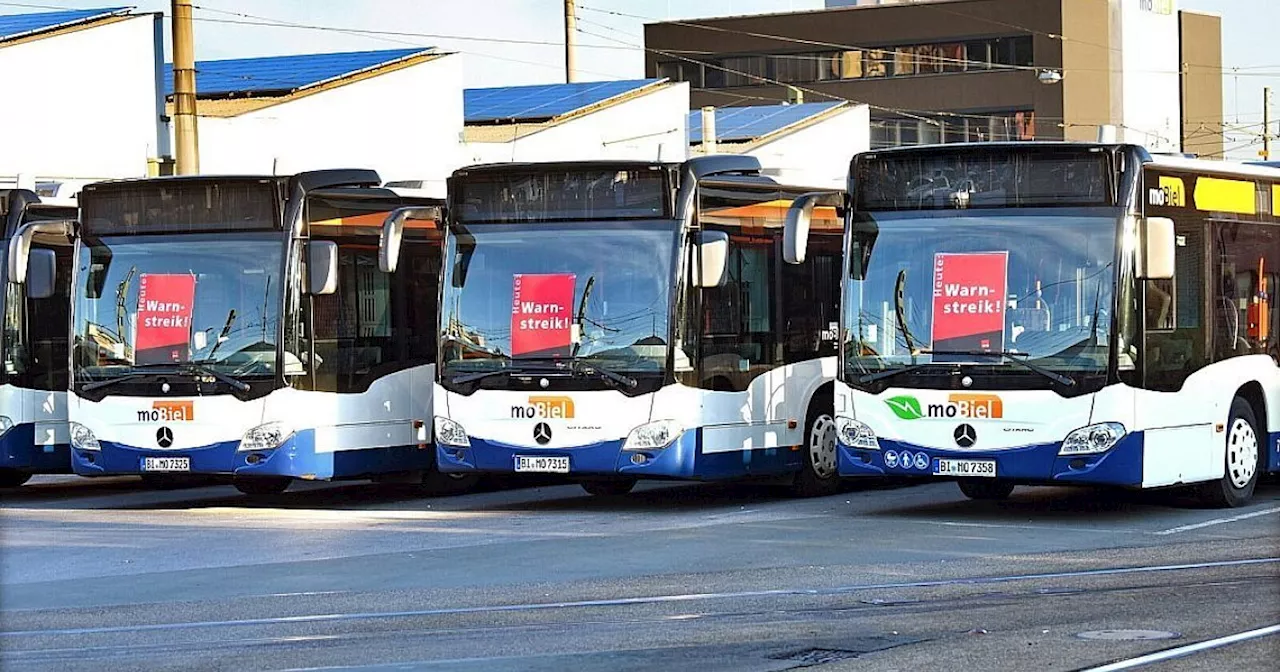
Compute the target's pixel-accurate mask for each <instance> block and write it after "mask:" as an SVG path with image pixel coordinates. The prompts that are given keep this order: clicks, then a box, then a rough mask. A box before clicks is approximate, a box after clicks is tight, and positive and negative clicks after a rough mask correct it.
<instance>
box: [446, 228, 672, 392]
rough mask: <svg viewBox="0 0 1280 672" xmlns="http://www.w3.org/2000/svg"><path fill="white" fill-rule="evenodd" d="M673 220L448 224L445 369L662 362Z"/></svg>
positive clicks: (627, 367) (640, 369)
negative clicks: (577, 361) (540, 363)
mask: <svg viewBox="0 0 1280 672" xmlns="http://www.w3.org/2000/svg"><path fill="white" fill-rule="evenodd" d="M676 232H677V223H676V222H673V221H635V222H591V223H574V224H572V225H566V224H563V223H562V224H538V225H518V224H486V225H479V226H466V225H454V226H453V228H452V229H451V231H450V234H451V235H450V236H449V243H448V249H447V250H446V253H445V259H446V260H449V263H450V265H449V267H448V268H446V270H445V277H444V297H443V298H444V300H443V304H442V306H443V309H442V310H441V313H440V320H441V339H442V348H441V351H442V352H441V360H440V363H441V377H442V379H444V380H448V379H449V378H451V377H454V376H458V375H460V374H467V373H474V372H482V371H486V370H495V369H498V368H502V367H509V366H517V367H518V366H520V365H521V364H522V363H526V364H527V363H532V362H533V361H534V360H537V359H544V360H546V359H552V360H555V359H561V360H563V359H571V358H577V359H583V360H588V361H590V362H592V363H594V364H596V365H597V366H599V367H602V368H607V369H609V370H612V371H626V372H629V373H640V374H643V373H655V374H661V373H664V372H665V371H666V358H667V342H668V338H669V333H670V330H669V314H670V305H671V295H672V282H673V277H674V274H673V270H672V268H673V264H674V260H675V245H676Z"/></svg>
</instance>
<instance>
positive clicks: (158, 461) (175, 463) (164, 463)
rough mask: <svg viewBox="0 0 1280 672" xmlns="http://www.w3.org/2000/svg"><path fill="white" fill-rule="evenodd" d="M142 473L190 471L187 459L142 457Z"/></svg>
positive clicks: (188, 459)
mask: <svg viewBox="0 0 1280 672" xmlns="http://www.w3.org/2000/svg"><path fill="white" fill-rule="evenodd" d="M142 470H143V471H191V458H189V457H144V458H142Z"/></svg>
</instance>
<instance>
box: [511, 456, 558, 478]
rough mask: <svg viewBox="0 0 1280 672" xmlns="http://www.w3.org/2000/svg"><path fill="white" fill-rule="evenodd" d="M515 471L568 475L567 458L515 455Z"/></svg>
mask: <svg viewBox="0 0 1280 672" xmlns="http://www.w3.org/2000/svg"><path fill="white" fill-rule="evenodd" d="M516 471H531V472H535V473H542V474H567V473H569V458H567V457H536V456H529V455H517V456H516Z"/></svg>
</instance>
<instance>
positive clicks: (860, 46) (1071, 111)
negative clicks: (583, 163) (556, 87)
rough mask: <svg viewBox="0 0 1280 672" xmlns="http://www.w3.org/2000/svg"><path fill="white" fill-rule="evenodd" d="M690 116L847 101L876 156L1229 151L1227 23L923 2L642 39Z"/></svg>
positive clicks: (758, 19) (1155, 8)
mask: <svg viewBox="0 0 1280 672" xmlns="http://www.w3.org/2000/svg"><path fill="white" fill-rule="evenodd" d="M645 46H646V48H647V56H646V66H645V67H646V72H647V75H648V76H650V77H667V78H670V79H672V80H674V81H685V82H689V83H690V88H691V94H692V95H691V105H692V106H693V107H695V108H696V107H701V106H705V105H712V106H738V105H753V104H770V103H775V102H778V101H786V100H789V99H790V100H794V99H796V98H797V97H802V98H803V99H804V100H805V101H806V102H819V101H824V100H848V101H852V102H857V103H866V104H869V105H870V106H871V110H872V120H873V121H872V129H871V141H872V146H873V147H889V146H897V145H911V144H924V143H935V142H958V141H965V140H971V141H972V140H1005V139H1033V138H1034V139H1063V138H1066V139H1077V140H1094V139H1097V137H1098V134H1099V128H1100V127H1102V126H1112V127H1114V128H1115V133H1116V139H1117V140H1121V141H1127V142H1136V143H1139V144H1143V145H1146V146H1148V147H1149V148H1151V149H1152V150H1153V151H1188V152H1196V153H1199V154H1203V155H1212V154H1220V153H1221V151H1222V144H1223V143H1222V133H1221V130H1222V81H1221V71H1222V58H1221V53H1222V50H1221V21H1220V19H1219V17H1216V16H1212V15H1207V14H1198V13H1192V12H1183V11H1179V10H1178V8H1177V6H1176V0H923V1H922V0H916V1H915V2H897V3H883V4H882V3H875V4H859V5H854V6H849V7H836V8H829V9H822V10H813V11H803V12H789V13H781V14H766V15H755V16H740V17H729V18H720V19H699V20H691V21H680V22H675V21H673V22H664V23H655V24H650V25H647V26H645Z"/></svg>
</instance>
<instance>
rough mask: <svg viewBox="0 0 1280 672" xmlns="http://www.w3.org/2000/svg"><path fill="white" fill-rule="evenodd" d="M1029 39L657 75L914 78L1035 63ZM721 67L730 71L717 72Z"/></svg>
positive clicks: (719, 84) (699, 81) (710, 81)
mask: <svg viewBox="0 0 1280 672" xmlns="http://www.w3.org/2000/svg"><path fill="white" fill-rule="evenodd" d="M1032 47H1033V44H1032V38H1031V36H1029V35H1019V36H1011V37H997V38H991V39H987V40H971V41H969V42H963V43H961V42H943V43H930V44H901V45H894V46H883V47H878V48H875V49H850V50H846V51H838V52H801V53H789V54H737V55H732V56H723V57H719V58H715V59H707V60H706V61H705V62H706V63H707V67H705V68H702V67H700V66H699V64H698V63H689V62H685V61H664V62H662V63H659V64H658V74H659V75H660V76H662V77H668V78H670V79H672V80H673V81H685V82H690V83H692V84H693V85H694V86H695V87H697V88H702V87H705V88H723V87H733V86H760V85H763V84H768V83H769V82H770V81H773V80H776V81H781V82H786V83H805V82H820V81H829V80H834V79H862V78H866V77H915V76H924V75H939V74H949V73H959V72H974V71H984V70H991V69H1008V68H1009V67H1010V66H1016V67H1027V66H1031V65H1034V54H1033V53H1032V52H1033V49H1032ZM717 67H723V68H725V69H727V70H732V71H734V72H727V73H726V72H723V71H720V70H717V69H716V68H717Z"/></svg>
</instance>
